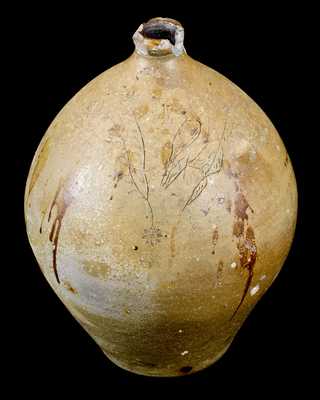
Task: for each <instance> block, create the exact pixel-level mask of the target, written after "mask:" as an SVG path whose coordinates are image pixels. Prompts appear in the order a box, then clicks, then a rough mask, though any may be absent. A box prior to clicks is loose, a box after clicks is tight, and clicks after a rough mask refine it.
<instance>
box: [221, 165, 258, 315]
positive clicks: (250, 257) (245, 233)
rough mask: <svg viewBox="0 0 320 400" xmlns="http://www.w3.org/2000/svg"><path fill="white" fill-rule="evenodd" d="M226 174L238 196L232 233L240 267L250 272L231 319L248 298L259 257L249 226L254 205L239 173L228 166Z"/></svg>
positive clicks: (235, 203)
mask: <svg viewBox="0 0 320 400" xmlns="http://www.w3.org/2000/svg"><path fill="white" fill-rule="evenodd" d="M226 174H227V176H228V177H229V178H231V179H234V184H235V189H236V197H235V201H234V217H235V219H234V223H233V230H232V234H233V236H234V237H235V238H236V239H237V249H238V252H239V259H240V267H241V270H246V271H247V272H248V277H247V280H246V283H245V287H244V290H243V294H242V296H241V300H240V302H239V304H238V306H237V308H236V309H235V311H234V313H233V314H232V317H231V319H233V318H234V317H235V315H236V314H237V312H238V310H239V308H240V307H241V305H242V303H243V302H244V299H245V298H246V296H247V294H248V291H249V289H250V285H251V283H252V279H253V273H254V265H255V262H256V259H257V246H256V240H255V235H254V231H253V228H252V227H251V226H249V215H248V210H250V211H251V213H253V212H254V211H253V209H252V207H250V205H249V203H248V201H247V199H246V197H245V195H244V194H243V192H242V191H241V189H240V186H239V182H238V179H239V173H238V172H234V171H232V169H231V168H230V166H229V168H227V171H226Z"/></svg>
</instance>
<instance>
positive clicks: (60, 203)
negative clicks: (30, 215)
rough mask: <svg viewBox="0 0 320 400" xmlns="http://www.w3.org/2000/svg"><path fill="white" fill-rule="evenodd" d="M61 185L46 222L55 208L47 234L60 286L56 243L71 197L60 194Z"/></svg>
mask: <svg viewBox="0 0 320 400" xmlns="http://www.w3.org/2000/svg"><path fill="white" fill-rule="evenodd" d="M62 188H63V185H59V187H58V189H57V191H56V194H55V196H54V199H53V201H52V203H51V206H50V209H49V215H48V222H50V220H51V216H52V213H53V209H54V208H56V216H55V218H54V220H53V224H52V226H51V230H50V233H49V240H50V242H51V243H52V246H53V249H52V267H53V271H54V275H55V277H56V280H57V282H58V283H59V284H60V279H59V275H58V270H57V251H58V242H59V235H60V230H61V225H62V220H63V217H64V216H65V213H66V211H67V208H68V207H69V205H70V204H71V202H72V197H71V196H69V195H68V193H63V192H62Z"/></svg>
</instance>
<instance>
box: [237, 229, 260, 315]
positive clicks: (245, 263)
mask: <svg viewBox="0 0 320 400" xmlns="http://www.w3.org/2000/svg"><path fill="white" fill-rule="evenodd" d="M237 247H238V250H239V255H240V266H241V268H242V269H243V270H247V271H248V277H247V281H246V284H245V287H244V290H243V294H242V297H241V300H240V303H239V304H238V306H237V308H236V309H235V311H234V313H233V315H232V317H231V319H232V318H233V317H234V316H235V315H236V313H237V312H238V310H239V308H240V307H241V305H242V303H243V301H244V299H245V297H246V295H247V294H248V291H249V288H250V285H251V282H252V278H253V268H254V264H255V262H256V259H257V246H256V241H255V236H254V232H253V229H252V227H251V226H248V228H247V231H246V234H245V237H244V239H243V238H241V239H240V240H239V242H238V244H237Z"/></svg>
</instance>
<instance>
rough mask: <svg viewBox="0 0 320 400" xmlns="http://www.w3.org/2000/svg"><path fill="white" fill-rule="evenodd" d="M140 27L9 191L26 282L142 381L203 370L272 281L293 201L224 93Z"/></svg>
mask: <svg viewBox="0 0 320 400" xmlns="http://www.w3.org/2000/svg"><path fill="white" fill-rule="evenodd" d="M183 38H184V30H183V28H182V26H181V24H180V23H179V22H177V21H175V20H172V19H168V18H154V19H152V20H150V21H149V22H147V23H144V24H142V25H141V26H140V27H139V28H138V30H137V31H136V33H135V34H134V36H133V40H134V43H135V51H134V53H133V54H132V55H131V56H130V57H129V58H128V59H127V60H125V61H124V62H122V63H120V64H118V65H116V66H114V67H113V68H110V69H109V70H107V71H105V72H103V73H102V74H101V75H99V76H98V77H97V78H95V79H94V80H93V81H91V82H90V83H89V84H87V85H86V86H85V87H84V88H83V89H82V90H80V91H79V92H78V93H77V94H76V95H75V96H74V97H73V98H72V99H71V100H70V101H69V102H68V103H67V104H66V106H65V107H64V108H63V109H62V110H61V112H60V113H59V114H58V115H57V117H56V118H55V119H54V121H53V122H52V124H51V125H50V127H49V129H48V130H47V132H46V134H45V135H44V137H43V139H42V141H41V143H40V145H39V148H38V150H37V152H36V154H35V156H34V159H33V162H32V165H31V169H30V173H29V176H28V180H27V185H26V192H25V218H26V226H27V232H28V237H29V240H30V244H31V247H32V250H33V252H34V254H35V256H36V259H37V261H38V263H39V265H40V268H41V271H42V272H43V274H44V276H45V278H46V279H47V281H48V282H49V284H50V286H51V287H52V289H53V290H54V291H55V293H56V294H57V296H58V297H59V298H60V300H61V301H62V302H63V303H64V304H65V306H66V307H67V309H68V310H69V311H70V312H71V314H72V315H73V316H74V317H75V318H76V319H77V321H78V322H79V323H80V324H81V325H82V327H83V328H84V329H85V330H86V331H87V332H88V333H89V334H90V335H91V336H92V338H93V339H94V340H95V341H96V343H97V344H98V345H99V346H100V347H101V349H102V351H103V352H104V353H105V354H106V356H107V357H108V358H109V359H110V360H112V361H113V362H114V363H115V364H117V365H119V366H120V367H122V368H125V369H127V370H130V371H133V372H135V373H138V374H143V375H153V376H179V375H185V374H189V373H193V372H195V371H198V370H201V369H203V368H205V367H207V366H209V365H210V364H212V363H214V362H215V361H217V360H218V359H219V357H221V356H222V355H223V354H224V353H225V351H226V350H227V349H228V347H229V346H230V344H231V342H232V340H233V338H234V336H235V335H236V333H237V331H238V330H239V328H240V327H241V325H242V323H243V321H244V320H245V318H246V317H247V316H248V314H249V313H250V311H251V310H252V308H253V307H254V306H255V304H256V303H257V301H258V300H259V299H260V298H261V296H262V295H263V294H264V293H265V292H266V290H267V289H268V287H269V286H270V285H271V284H272V282H273V281H274V279H275V277H276V276H277V274H278V273H279V271H280V269H281V267H282V265H283V263H284V260H285V258H286V256H287V254H288V251H289V248H290V244H291V242H292V239H293V235H294V229H295V222H296V212H297V191H296V182H295V177H294V172H293V169H292V166H291V163H290V159H289V156H288V154H287V152H286V149H285V147H284V145H283V143H282V141H281V139H280V137H279V135H278V133H277V131H276V130H275V128H274V126H273V125H272V123H271V122H270V120H269V119H268V118H267V116H266V115H265V114H264V113H263V111H262V110H261V109H260V108H259V107H258V106H257V105H256V104H255V103H254V102H253V101H252V100H251V99H250V98H249V97H248V96H247V95H246V94H245V93H244V92H243V91H242V90H240V89H239V88H238V87H237V86H236V85H234V84H233V83H232V82H230V81H229V80H228V79H226V78H225V77H223V76H222V75H220V74H219V73H218V72H216V71H214V70H212V69H211V68H208V67H206V66H205V65H203V64H201V63H199V62H197V61H195V60H193V59H192V58H191V57H189V56H188V55H187V54H186V51H185V49H184V45H183Z"/></svg>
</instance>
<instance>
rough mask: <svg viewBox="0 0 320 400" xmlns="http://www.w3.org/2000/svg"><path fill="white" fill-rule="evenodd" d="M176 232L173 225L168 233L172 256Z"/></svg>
mask: <svg viewBox="0 0 320 400" xmlns="http://www.w3.org/2000/svg"><path fill="white" fill-rule="evenodd" d="M176 233H177V227H176V226H173V227H172V229H171V235H170V251H171V257H172V258H173V257H175V255H176Z"/></svg>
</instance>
